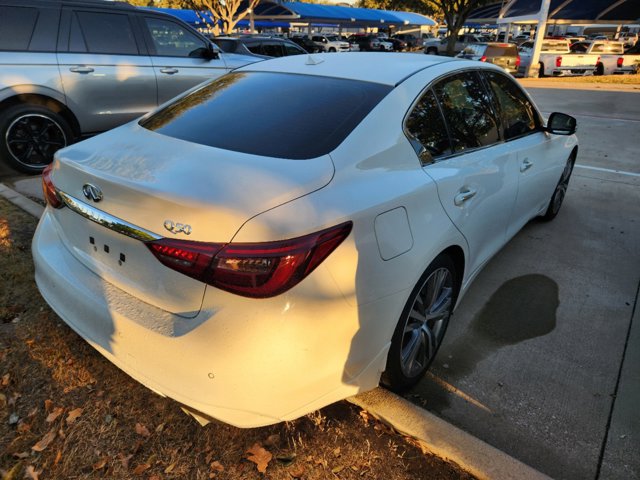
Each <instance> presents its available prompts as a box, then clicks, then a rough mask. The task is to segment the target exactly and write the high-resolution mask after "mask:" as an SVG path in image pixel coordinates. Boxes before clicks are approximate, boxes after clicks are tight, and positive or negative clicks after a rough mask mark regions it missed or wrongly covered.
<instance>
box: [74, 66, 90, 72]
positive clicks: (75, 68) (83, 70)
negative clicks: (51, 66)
mask: <svg viewBox="0 0 640 480" xmlns="http://www.w3.org/2000/svg"><path fill="white" fill-rule="evenodd" d="M69 71H70V72H73V73H91V72H93V68H91V67H71V68H70V69H69Z"/></svg>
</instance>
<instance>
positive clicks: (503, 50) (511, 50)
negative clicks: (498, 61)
mask: <svg viewBox="0 0 640 480" xmlns="http://www.w3.org/2000/svg"><path fill="white" fill-rule="evenodd" d="M485 55H486V56H487V57H517V56H518V50H517V47H516V46H515V45H514V44H508V45H506V44H505V45H488V46H487V51H486V52H485Z"/></svg>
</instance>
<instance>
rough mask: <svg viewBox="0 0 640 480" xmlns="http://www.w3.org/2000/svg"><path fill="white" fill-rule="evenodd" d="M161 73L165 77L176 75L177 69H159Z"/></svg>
mask: <svg viewBox="0 0 640 480" xmlns="http://www.w3.org/2000/svg"><path fill="white" fill-rule="evenodd" d="M160 72H161V73H166V74H167V75H173V74H174V73H178V69H177V68H161V69H160Z"/></svg>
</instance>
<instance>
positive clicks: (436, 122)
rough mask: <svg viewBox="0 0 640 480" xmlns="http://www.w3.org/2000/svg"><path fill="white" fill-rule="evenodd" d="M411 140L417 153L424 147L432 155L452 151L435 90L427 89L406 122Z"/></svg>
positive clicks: (445, 153)
mask: <svg viewBox="0 0 640 480" xmlns="http://www.w3.org/2000/svg"><path fill="white" fill-rule="evenodd" d="M405 127H406V130H407V133H408V134H409V141H410V142H411V145H412V146H413V148H414V150H415V151H416V153H417V154H420V150H421V148H422V147H424V148H426V149H427V151H428V152H429V153H430V154H431V156H432V157H438V156H440V155H447V154H450V153H451V145H450V143H449V134H448V133H447V127H446V126H445V124H444V120H443V119H442V114H441V113H440V108H439V107H438V102H437V101H436V96H435V95H434V94H433V91H431V90H427V91H426V92H425V94H424V95H422V98H420V100H419V101H418V103H417V104H416V106H415V107H414V108H413V110H412V111H411V113H410V114H409V117H408V118H407V123H406V124H405Z"/></svg>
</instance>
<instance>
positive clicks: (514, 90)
mask: <svg viewBox="0 0 640 480" xmlns="http://www.w3.org/2000/svg"><path fill="white" fill-rule="evenodd" d="M483 74H484V75H486V78H487V80H488V82H489V86H490V87H491V90H492V91H493V93H494V95H495V98H496V100H497V103H498V111H499V114H500V118H501V120H502V126H503V128H504V137H505V140H510V139H512V138H516V137H520V136H522V135H526V134H528V133H531V132H534V131H536V129H537V127H538V125H539V119H538V116H537V113H536V111H535V109H534V107H533V105H532V104H531V102H530V101H529V99H528V98H527V97H526V96H525V95H524V93H522V91H521V90H520V88H519V87H518V86H517V85H515V84H514V83H513V81H512V80H510V79H509V78H507V77H505V76H504V75H501V74H499V73H494V72H484V73H483Z"/></svg>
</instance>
